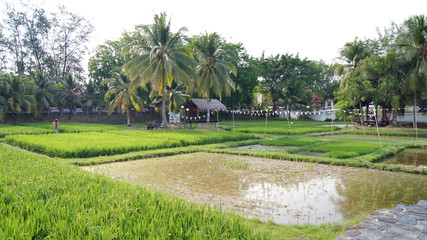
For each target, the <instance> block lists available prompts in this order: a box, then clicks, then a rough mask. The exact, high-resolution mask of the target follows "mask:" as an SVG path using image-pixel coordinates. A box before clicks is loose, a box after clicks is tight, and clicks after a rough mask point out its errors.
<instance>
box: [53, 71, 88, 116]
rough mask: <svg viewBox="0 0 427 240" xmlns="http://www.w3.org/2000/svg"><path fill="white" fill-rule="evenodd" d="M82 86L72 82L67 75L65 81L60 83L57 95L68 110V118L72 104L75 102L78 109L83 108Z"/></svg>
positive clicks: (70, 77)
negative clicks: (78, 106)
mask: <svg viewBox="0 0 427 240" xmlns="http://www.w3.org/2000/svg"><path fill="white" fill-rule="evenodd" d="M82 91H83V86H82V85H80V84H78V83H77V82H76V81H74V79H73V77H72V76H71V75H70V74H69V75H68V76H67V77H66V79H65V81H62V85H61V86H60V89H59V92H58V95H59V99H60V100H61V101H63V102H65V105H66V106H68V107H69V108H70V118H71V114H72V112H73V111H72V110H73V109H74V108H73V103H74V102H77V103H78V104H79V105H80V107H83V104H82V101H81V100H82V95H83V93H82Z"/></svg>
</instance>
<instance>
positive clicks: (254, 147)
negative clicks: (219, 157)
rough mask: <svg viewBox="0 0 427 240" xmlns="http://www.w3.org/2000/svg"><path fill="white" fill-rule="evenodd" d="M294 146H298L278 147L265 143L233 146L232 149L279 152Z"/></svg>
mask: <svg viewBox="0 0 427 240" xmlns="http://www.w3.org/2000/svg"><path fill="white" fill-rule="evenodd" d="M294 148H296V147H293V146H283V147H276V146H264V145H260V144H256V145H248V146H242V147H236V148H232V149H233V150H246V151H260V152H278V151H286V150H289V149H294Z"/></svg>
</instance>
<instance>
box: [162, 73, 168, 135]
mask: <svg viewBox="0 0 427 240" xmlns="http://www.w3.org/2000/svg"><path fill="white" fill-rule="evenodd" d="M165 100H166V86H165V72H164V71H162V128H168V127H169V126H168V121H167V118H166V101H165Z"/></svg>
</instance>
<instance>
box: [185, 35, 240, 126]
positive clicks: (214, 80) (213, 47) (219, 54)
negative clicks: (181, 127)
mask: <svg viewBox="0 0 427 240" xmlns="http://www.w3.org/2000/svg"><path fill="white" fill-rule="evenodd" d="M223 43H224V42H223V40H222V38H221V36H220V35H218V34H217V33H211V34H208V33H205V34H203V35H201V36H196V37H194V38H193V39H192V41H191V45H192V47H193V49H194V52H195V57H196V60H197V67H196V71H197V74H198V75H199V81H198V84H197V91H198V92H199V93H200V95H202V96H203V97H205V98H206V103H207V114H206V116H207V118H206V124H207V125H209V121H210V107H209V99H210V93H211V91H212V92H213V93H214V94H215V95H217V96H219V97H220V99H221V91H222V90H224V91H225V93H226V94H227V95H231V90H234V88H235V84H234V82H233V80H232V79H231V78H230V74H234V75H237V68H236V66H235V65H233V64H232V58H235V57H236V56H235V54H234V53H233V52H232V51H230V50H226V49H224V48H223V46H224V44H223Z"/></svg>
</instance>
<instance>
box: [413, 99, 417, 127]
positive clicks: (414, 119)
mask: <svg viewBox="0 0 427 240" xmlns="http://www.w3.org/2000/svg"><path fill="white" fill-rule="evenodd" d="M413 113H414V115H412V126H413V127H414V128H416V127H417V120H416V117H415V115H416V114H417V95H416V94H414V107H413Z"/></svg>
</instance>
